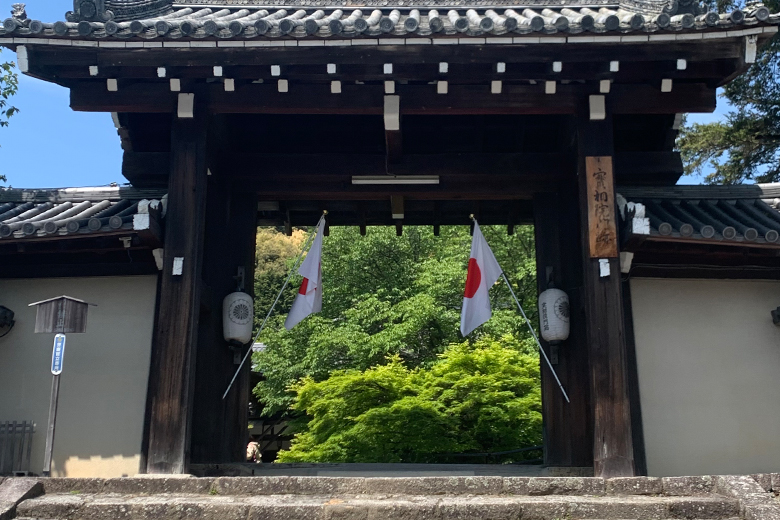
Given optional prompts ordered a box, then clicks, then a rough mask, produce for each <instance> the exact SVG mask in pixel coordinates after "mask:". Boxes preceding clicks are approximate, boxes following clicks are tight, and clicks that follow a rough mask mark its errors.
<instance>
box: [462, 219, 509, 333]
mask: <svg viewBox="0 0 780 520" xmlns="http://www.w3.org/2000/svg"><path fill="white" fill-rule="evenodd" d="M502 272H503V271H502V270H501V266H500V265H498V262H497V261H496V257H495V256H493V251H491V250H490V246H488V244H487V242H486V241H485V237H484V236H482V231H480V229H479V224H477V223H476V222H474V237H473V238H472V240H471V258H469V272H468V275H467V276H466V292H465V294H464V295H463V309H462V310H461V313H460V333H461V334H463V335H464V336H468V335H469V334H470V333H471V331H473V330H474V329H476V328H477V327H479V326H480V325H482V324H483V323H485V322H486V321H487V320H489V319H490V316H491V314H492V311H491V309H490V295H489V294H488V290H489V289H490V288H491V287H492V286H493V284H494V283H496V281H497V280H498V279H499V278H500V277H501V273H502Z"/></svg>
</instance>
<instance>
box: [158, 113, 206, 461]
mask: <svg viewBox="0 0 780 520" xmlns="http://www.w3.org/2000/svg"><path fill="white" fill-rule="evenodd" d="M170 164H171V175H170V180H169V185H168V186H169V187H168V212H167V214H166V219H165V220H166V229H165V239H166V243H165V254H164V267H163V271H162V274H161V282H160V301H159V305H158V308H157V316H156V318H155V329H154V342H153V349H152V352H153V354H152V356H153V357H152V363H151V372H150V374H149V392H148V393H149V398H148V412H147V413H148V423H147V424H148V431H147V432H146V437H147V439H146V442H145V444H146V445H147V446H148V450H147V453H146V471H147V472H148V473H186V472H187V467H188V465H189V453H190V432H191V422H192V411H193V391H194V368H195V345H196V343H197V339H198V312H199V309H200V289H201V270H202V269H201V267H202V258H203V230H204V228H205V222H206V217H205V215H206V211H205V210H206V178H207V175H206V114H205V113H202V112H201V113H199V114H197V115H196V117H195V118H192V119H174V121H173V129H172V132H171V163H170Z"/></svg>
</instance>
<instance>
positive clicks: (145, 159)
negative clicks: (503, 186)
mask: <svg viewBox="0 0 780 520" xmlns="http://www.w3.org/2000/svg"><path fill="white" fill-rule="evenodd" d="M358 157H359V160H356V159H357V158H358ZM215 160H216V162H218V163H219V164H221V165H223V166H224V167H225V168H226V171H227V172H230V173H229V174H230V175H233V176H235V177H236V178H241V179H243V180H244V181H246V182H248V183H249V184H252V183H253V182H255V183H260V182H263V181H264V180H265V181H268V182H269V183H270V184H271V185H274V184H281V183H283V182H284V180H285V179H287V180H288V181H292V180H296V181H312V182H315V183H318V184H319V183H322V182H324V181H325V176H329V175H334V176H336V177H333V178H332V179H328V180H329V181H330V180H334V179H335V180H339V181H342V182H343V181H344V180H347V177H350V176H352V175H385V174H386V173H388V171H389V173H391V174H394V175H440V176H443V177H445V178H450V177H457V176H480V177H482V178H483V179H485V178H486V177H489V176H498V177H497V179H498V178H499V177H500V178H505V177H511V176H514V177H516V179H515V180H516V181H519V180H520V178H524V177H528V180H532V178H537V177H538V179H537V180H540V181H542V180H544V179H547V180H548V181H549V184H550V185H552V184H554V183H556V182H559V181H560V180H561V179H562V176H563V175H564V172H565V171H566V170H567V169H568V170H572V169H573V168H574V167H575V160H574V157H573V156H568V155H566V154H558V153H550V154H545V153H528V154H512V153H475V154H430V155H418V154H407V155H404V156H402V158H401V159H400V161H399V162H398V163H397V164H393V165H391V166H390V168H389V169H388V167H387V163H386V158H385V156H384V155H360V156H355V155H349V154H303V155H301V154H290V155H288V154H230V153H223V154H222V155H220V156H219V157H217V158H216V159H215ZM169 163H170V154H169V153H168V152H125V153H124V158H123V161H122V174H123V175H124V176H125V178H126V179H127V180H129V181H130V182H131V183H133V185H134V186H137V187H145V188H157V187H162V186H167V183H168V175H169V168H168V164H169ZM312 165H316V172H314V171H313V170H312ZM614 165H615V178H616V180H617V183H618V184H619V185H636V184H656V185H657V184H658V183H659V182H667V183H669V184H674V183H675V182H676V180H677V179H678V178H679V177H680V175H682V160H681V159H680V154H679V153H678V152H621V153H618V154H616V155H615V161H614ZM289 185H290V186H289V187H290V189H291V190H292V191H303V190H305V189H306V188H307V186H306V185H301V184H299V183H297V182H296V183H294V182H289ZM446 185H447V183H445V186H446ZM310 188H311V189H314V187H310ZM508 188H510V189H515V188H516V187H508ZM556 189H557V186H553V187H552V188H551V189H550V188H548V189H546V190H543V191H555V190H556Z"/></svg>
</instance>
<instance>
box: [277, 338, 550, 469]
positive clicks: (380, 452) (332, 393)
mask: <svg viewBox="0 0 780 520" xmlns="http://www.w3.org/2000/svg"><path fill="white" fill-rule="evenodd" d="M439 358H440V359H439V360H438V361H436V362H435V363H433V364H432V365H431V366H430V368H416V369H410V368H408V367H407V366H406V365H405V364H404V363H403V361H402V360H401V358H400V357H399V356H397V355H396V356H392V357H391V358H390V359H389V360H388V363H387V364H385V365H379V366H376V367H372V368H369V369H368V370H365V371H359V370H338V371H335V372H333V373H332V374H331V376H330V377H329V378H327V379H325V380H323V381H320V382H317V381H315V379H314V378H312V377H307V378H304V379H303V380H302V381H301V382H300V383H299V384H297V385H295V386H294V390H295V392H296V400H295V404H294V405H293V408H294V409H295V410H297V411H299V412H302V413H305V414H306V425H305V426H304V427H303V430H302V431H301V432H300V433H298V434H296V436H295V438H294V440H293V443H292V446H291V448H290V449H289V450H288V451H283V452H281V453H280V454H279V459H278V460H279V461H280V462H418V463H420V462H445V461H448V460H451V459H452V454H453V453H462V452H480V453H482V452H494V451H507V450H512V449H516V448H521V447H527V446H531V445H536V444H538V443H540V442H541V439H542V413H541V390H540V380H539V359H538V357H537V356H536V355H535V354H533V353H528V352H526V351H524V347H523V346H522V345H521V344H520V343H519V342H518V341H516V340H515V339H514V338H512V337H511V336H506V337H504V338H502V339H501V341H496V340H490V339H481V340H478V341H476V342H474V343H469V342H463V343H457V344H452V345H450V346H449V347H448V348H447V349H446V350H445V352H444V353H443V354H442V355H440V356H439ZM518 459H520V460H521V459H522V457H517V456H515V457H510V458H509V459H508V460H518Z"/></svg>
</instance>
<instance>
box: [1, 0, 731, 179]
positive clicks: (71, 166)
mask: <svg viewBox="0 0 780 520" xmlns="http://www.w3.org/2000/svg"><path fill="white" fill-rule="evenodd" d="M7 5H10V3H9V4H7ZM72 8H73V2H72V1H71V0H28V2H27V14H28V16H29V17H30V18H32V19H36V20H43V21H47V22H53V21H56V20H63V19H64V17H65V12H66V11H68V10H69V9H72ZM0 58H2V59H4V60H13V61H16V55H15V54H14V53H13V52H11V51H9V50H5V51H4V52H3V55H2V56H0ZM68 98H69V94H68V90H67V89H65V88H62V87H59V86H57V85H53V84H51V83H46V82H43V81H40V80H37V79H33V78H30V77H27V76H24V75H19V93H18V94H17V95H16V96H15V97H14V98H12V100H11V101H12V104H13V105H15V106H16V107H17V108H19V109H20V112H19V113H18V114H17V115H15V116H13V117H12V118H11V123H10V125H9V126H8V127H6V128H0V174H4V175H6V176H7V177H8V184H10V185H11V186H14V187H19V188H54V187H66V186H102V185H105V184H109V183H112V182H117V183H120V184H121V183H124V182H126V180H125V178H124V177H122V173H121V169H122V149H121V148H120V145H119V136H117V133H116V129H115V128H114V124H113V122H112V121H111V115H110V114H102V113H89V112H74V111H72V110H71V109H70V107H69V99H68ZM725 110H726V103H725V102H724V101H722V100H720V99H719V100H718V110H717V111H716V112H715V114H691V115H690V116H689V121H694V122H709V121H713V120H717V119H719V118H720V117H721V115H722V114H723V112H724V111H725ZM699 182H701V179H700V178H696V177H683V179H682V182H681V183H684V184H697V183H699Z"/></svg>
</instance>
